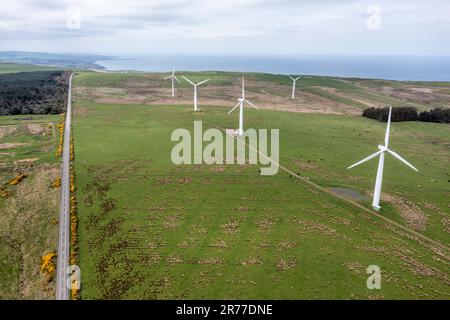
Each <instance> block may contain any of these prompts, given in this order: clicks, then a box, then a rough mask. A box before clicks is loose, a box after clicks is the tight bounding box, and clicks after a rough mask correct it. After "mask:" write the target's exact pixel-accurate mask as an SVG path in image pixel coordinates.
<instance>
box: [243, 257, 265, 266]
mask: <svg viewBox="0 0 450 320" xmlns="http://www.w3.org/2000/svg"><path fill="white" fill-rule="evenodd" d="M252 264H262V261H261V260H260V259H259V258H248V259H245V260H242V261H241V265H243V266H248V265H252Z"/></svg>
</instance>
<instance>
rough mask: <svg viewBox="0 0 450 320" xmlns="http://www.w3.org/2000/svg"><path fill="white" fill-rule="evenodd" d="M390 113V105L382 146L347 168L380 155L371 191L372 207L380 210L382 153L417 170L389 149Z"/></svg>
mask: <svg viewBox="0 0 450 320" xmlns="http://www.w3.org/2000/svg"><path fill="white" fill-rule="evenodd" d="M391 113H392V107H390V108H389V116H388V122H387V127H386V135H385V138H384V146H383V145H378V149H380V150H379V151H378V152H375V153H374V154H372V155H370V156H368V157H367V158H365V159H363V160H361V161H359V162H357V163H355V164H352V165H351V166H350V167H348V168H347V169H351V168H353V167H356V166H357V165H360V164H361V163H364V162H366V161H369V160H370V159H373V158H375V157H377V156H380V160H379V162H378V171H377V178H376V180H375V190H374V192H373V202H372V207H373V208H374V209H375V210H376V211H378V210H380V208H381V207H380V196H381V184H382V181H383V167H384V155H385V153H386V152H387V153H390V154H391V155H392V156H394V157H395V158H397V159H398V160H400V161H401V162H403V163H404V164H406V165H407V166H408V167H410V168H411V169H413V170H415V171H419V170H417V169H416V168H415V167H414V166H413V165H412V164H410V163H409V162H408V161H406V160H405V159H403V158H402V157H401V156H400V155H399V154H397V153H395V152H394V151H392V150H391V149H389V131H390V128H391Z"/></svg>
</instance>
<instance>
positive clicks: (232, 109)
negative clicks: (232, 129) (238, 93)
mask: <svg viewBox="0 0 450 320" xmlns="http://www.w3.org/2000/svg"><path fill="white" fill-rule="evenodd" d="M240 104H241V102H240V101H239V102H238V103H237V105H235V106H234V107H233V108H231V110H230V111H228V112H227V114H230V113H232V112H233V111H234V109H236V108H237V107H239V105H240Z"/></svg>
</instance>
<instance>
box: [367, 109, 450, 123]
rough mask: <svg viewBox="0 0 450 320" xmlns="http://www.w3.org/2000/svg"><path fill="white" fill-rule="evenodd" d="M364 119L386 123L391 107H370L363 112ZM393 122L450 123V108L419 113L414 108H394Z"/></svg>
mask: <svg viewBox="0 0 450 320" xmlns="http://www.w3.org/2000/svg"><path fill="white" fill-rule="evenodd" d="M362 115H363V117H366V118H370V119H375V120H378V121H382V122H386V121H387V120H388V115H389V107H383V108H374V107H370V108H367V109H365V110H364V111H363V114H362ZM391 120H392V121H394V122H398V121H422V122H437V123H449V122H450V108H434V109H431V110H428V111H418V110H417V108H414V107H394V108H392V115H391Z"/></svg>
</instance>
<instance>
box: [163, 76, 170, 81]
mask: <svg viewBox="0 0 450 320" xmlns="http://www.w3.org/2000/svg"><path fill="white" fill-rule="evenodd" d="M164 79H166V80H167V79H172V76H167V77H164Z"/></svg>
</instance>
